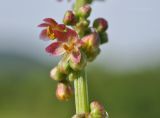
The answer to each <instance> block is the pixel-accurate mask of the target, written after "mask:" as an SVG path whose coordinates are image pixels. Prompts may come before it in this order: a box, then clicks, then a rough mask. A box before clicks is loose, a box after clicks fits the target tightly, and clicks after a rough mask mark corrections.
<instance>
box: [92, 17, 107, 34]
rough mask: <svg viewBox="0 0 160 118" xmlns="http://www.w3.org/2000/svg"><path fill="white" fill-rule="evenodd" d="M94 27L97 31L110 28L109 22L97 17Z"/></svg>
mask: <svg viewBox="0 0 160 118" xmlns="http://www.w3.org/2000/svg"><path fill="white" fill-rule="evenodd" d="M93 27H94V28H95V29H96V30H97V32H105V31H106V30H107V29H108V22H107V21H106V20H105V19H104V18H97V19H95V20H94V22H93Z"/></svg>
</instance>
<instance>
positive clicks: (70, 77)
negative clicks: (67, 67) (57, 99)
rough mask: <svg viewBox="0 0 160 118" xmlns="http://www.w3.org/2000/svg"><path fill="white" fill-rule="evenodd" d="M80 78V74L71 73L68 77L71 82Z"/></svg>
mask: <svg viewBox="0 0 160 118" xmlns="http://www.w3.org/2000/svg"><path fill="white" fill-rule="evenodd" d="M78 76H79V72H74V71H73V72H71V73H69V75H68V79H69V81H71V82H72V81H74V80H75V79H77V78H78Z"/></svg>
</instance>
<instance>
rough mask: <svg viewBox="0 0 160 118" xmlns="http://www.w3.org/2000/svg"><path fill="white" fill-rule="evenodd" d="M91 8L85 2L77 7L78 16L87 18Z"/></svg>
mask: <svg viewBox="0 0 160 118" xmlns="http://www.w3.org/2000/svg"><path fill="white" fill-rule="evenodd" d="M91 10H92V9H91V7H90V5H89V4H86V5H84V6H82V7H80V8H79V10H78V16H79V17H83V18H87V17H89V16H90V13H91Z"/></svg>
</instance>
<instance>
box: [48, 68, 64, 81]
mask: <svg viewBox="0 0 160 118" xmlns="http://www.w3.org/2000/svg"><path fill="white" fill-rule="evenodd" d="M50 77H51V78H52V79H54V80H56V81H62V80H64V79H65V78H66V75H65V74H63V73H62V72H60V70H59V68H58V67H55V68H53V69H52V70H51V71H50Z"/></svg>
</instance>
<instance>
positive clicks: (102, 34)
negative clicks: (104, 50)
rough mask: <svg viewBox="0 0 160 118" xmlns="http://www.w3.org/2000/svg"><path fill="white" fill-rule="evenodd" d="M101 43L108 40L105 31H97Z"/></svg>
mask: <svg viewBox="0 0 160 118" xmlns="http://www.w3.org/2000/svg"><path fill="white" fill-rule="evenodd" d="M99 37H100V42H101V44H104V43H107V42H108V34H107V33H106V32H102V33H99Z"/></svg>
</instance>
